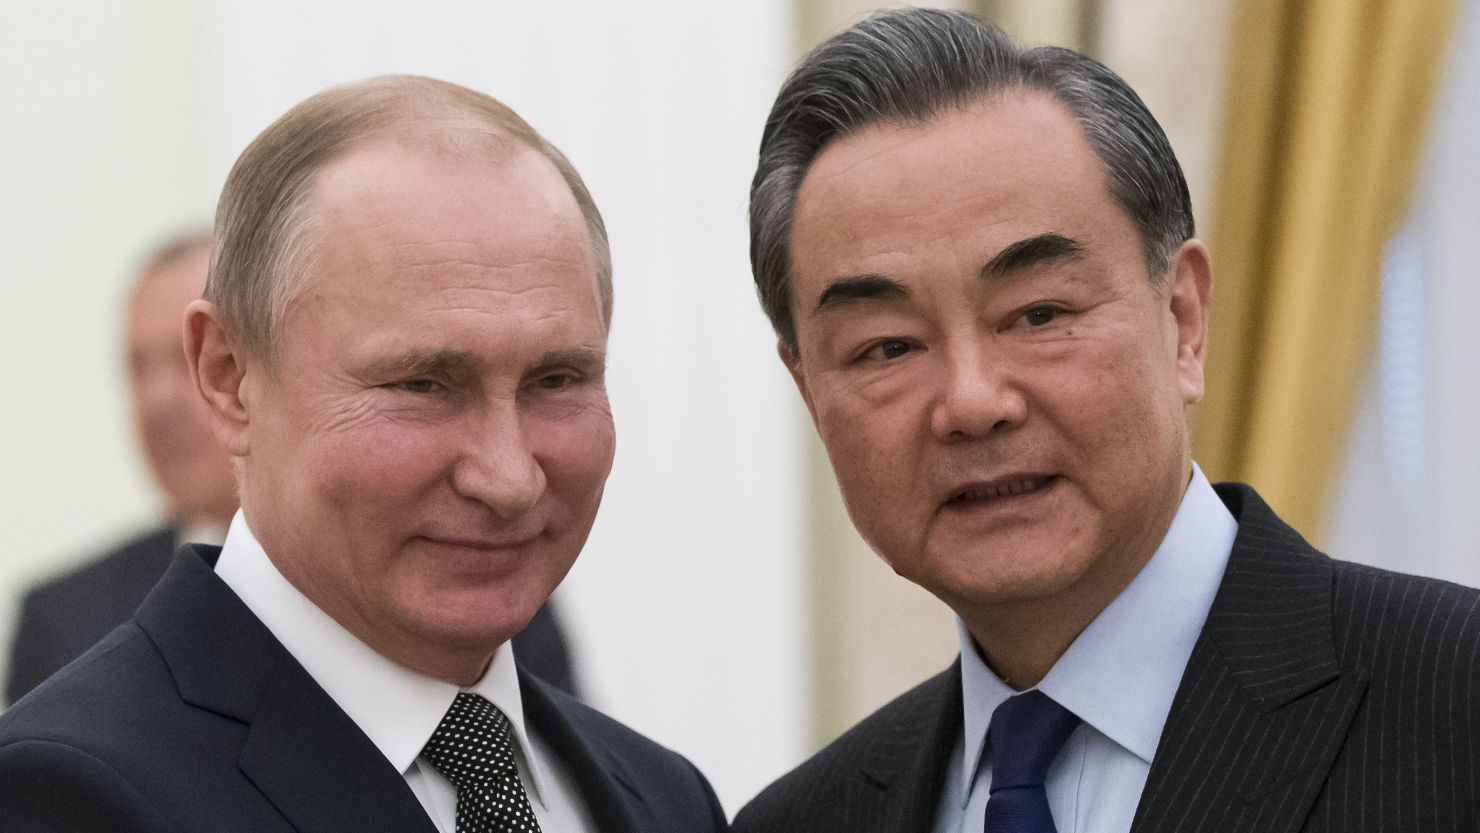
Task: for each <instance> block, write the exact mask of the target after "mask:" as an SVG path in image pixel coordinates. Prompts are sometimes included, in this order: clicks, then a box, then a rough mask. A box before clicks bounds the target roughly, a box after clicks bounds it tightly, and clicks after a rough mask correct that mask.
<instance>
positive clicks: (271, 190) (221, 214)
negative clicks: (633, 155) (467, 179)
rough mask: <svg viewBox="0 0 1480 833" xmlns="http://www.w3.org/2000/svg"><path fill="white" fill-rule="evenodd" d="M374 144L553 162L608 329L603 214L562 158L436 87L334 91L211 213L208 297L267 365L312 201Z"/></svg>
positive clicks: (509, 120) (294, 120)
mask: <svg viewBox="0 0 1480 833" xmlns="http://www.w3.org/2000/svg"><path fill="white" fill-rule="evenodd" d="M373 139H389V140H392V141H400V142H404V143H406V144H407V145H408V146H413V147H416V148H420V149H423V150H431V151H434V152H438V153H447V154H453V155H460V156H468V157H477V158H482V159H486V160H488V161H490V162H494V163H498V162H501V161H503V160H505V159H507V158H508V157H509V156H510V154H511V153H512V152H513V151H514V150H516V149H517V148H520V147H527V148H530V149H533V150H534V151H536V152H537V153H539V154H540V155H541V156H544V157H545V158H546V159H548V160H550V162H551V163H553V164H554V165H555V167H556V169H557V170H558V171H559V172H560V175H561V177H562V178H563V179H564V180H565V183H566V185H567V186H569V188H570V190H571V193H572V194H573V195H574V197H575V200H576V203H577V205H578V206H579V207H580V210H581V214H582V215H583V216H584V218H585V221H586V227H587V231H588V233H589V236H590V250H591V259H592V267H593V269H594V270H595V279H596V281H597V284H598V286H599V290H600V293H601V300H602V312H603V316H604V318H605V321H606V324H607V326H610V324H611V308H612V290H611V254H610V248H609V246H608V244H607V239H606V227H605V225H604V224H603V222H602V219H601V214H600V212H599V211H598V210H597V208H596V204H595V202H594V201H593V200H592V198H591V195H590V192H589V191H587V190H586V186H585V183H584V182H582V180H581V177H580V174H578V173H577V172H576V170H575V168H574V167H572V166H571V164H570V162H569V161H568V160H566V158H565V156H564V155H563V154H561V152H560V151H559V150H557V149H556V148H555V147H554V146H553V145H551V144H550V143H549V142H547V141H545V139H544V138H543V137H542V136H540V135H539V133H538V132H536V131H535V130H534V128H532V127H530V126H529V124H528V123H526V122H525V121H524V120H523V119H522V118H520V117H519V115H518V114H517V113H515V112H514V111H513V110H510V109H509V108H508V107H506V106H504V105H503V104H502V103H500V102H498V101H497V100H495V99H493V98H491V97H489V96H486V95H484V94H482V93H479V92H475V91H473V90H470V89H467V88H466V87H460V86H458V85H456V84H451V83H448V82H446V81H439V80H436V79H432V78H425V77H420V76H410V75H391V76H382V77H379V78H372V79H370V80H368V81H362V82H360V83H356V84H348V85H345V86H340V87H334V88H331V89H329V90H325V91H324V92H322V93H319V94H318V95H315V96H313V97H311V98H309V99H307V100H305V101H304V102H302V103H301V104H299V105H298V106H296V107H294V108H293V109H291V110H289V111H288V112H287V113H286V114H284V115H283V116H282V117H281V118H279V119H278V120H277V121H276V122H274V123H273V124H272V125H271V126H270V127H268V128H267V129H266V130H265V131H263V132H262V134H261V135H259V136H258V137H257V139H256V140H254V141H253V142H252V143H251V145H249V146H248V147H247V149H246V150H245V151H244V152H243V153H242V155H241V157H240V158H239V159H238V160H237V162H236V165H235V166H233V167H232V170H231V174H230V175H229V176H228V177H227V180H226V185H225V188H224V189H223V190H222V192H221V200H220V203H219V204H218V205H217V210H216V238H217V244H216V250H215V253H214V257H213V258H212V261H211V278H210V282H209V283H208V284H207V287H206V293H205V297H206V298H207V300H210V301H212V302H214V303H215V304H216V305H217V307H219V309H220V311H221V315H222V317H223V320H224V322H225V323H226V325H227V327H228V328H229V329H230V330H231V331H232V332H233V334H234V335H235V336H236V337H237V338H239V339H241V340H242V342H243V344H244V346H245V347H246V348H247V349H248V351H249V352H250V353H252V354H253V355H254V356H256V357H257V358H258V359H260V360H263V361H265V362H267V363H268V364H269V365H270V364H271V362H272V358H273V355H274V350H273V345H274V336H275V333H276V330H277V327H278V324H279V323H280V322H281V320H282V317H283V312H284V310H285V309H286V308H287V305H288V303H289V302H290V301H291V300H292V299H293V298H294V297H295V296H297V295H298V293H300V292H301V291H302V290H303V288H304V287H305V286H306V285H307V284H308V282H309V281H310V280H311V278H312V276H313V272H314V262H315V257H316V254H317V245H316V241H317V236H316V232H317V226H316V224H315V222H314V221H315V218H314V216H313V212H312V211H311V210H310V209H311V202H312V201H311V200H310V199H309V197H310V195H311V194H312V192H313V189H314V187H315V183H316V180H317V178H318V176H319V174H320V173H321V172H322V171H323V170H324V168H325V167H326V166H327V165H328V164H329V163H330V162H332V161H334V160H336V159H339V158H341V157H343V156H344V155H345V154H346V153H347V152H348V151H349V150H351V149H352V148H354V147H356V146H358V145H361V144H363V143H365V142H367V141H370V140H373Z"/></svg>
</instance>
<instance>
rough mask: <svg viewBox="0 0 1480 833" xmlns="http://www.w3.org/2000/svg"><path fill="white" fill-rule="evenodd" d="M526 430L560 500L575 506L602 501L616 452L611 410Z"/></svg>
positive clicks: (546, 477)
mask: <svg viewBox="0 0 1480 833" xmlns="http://www.w3.org/2000/svg"><path fill="white" fill-rule="evenodd" d="M527 430H529V431H530V433H531V442H532V444H533V446H534V454H535V457H536V458H537V459H538V460H539V463H540V467H541V468H542V469H543V470H544V472H545V479H546V484H547V486H548V488H549V489H550V490H551V491H552V492H555V493H556V494H557V497H559V498H561V499H563V500H565V501H567V502H569V503H572V504H582V503H586V502H587V501H591V502H593V503H594V502H595V501H596V500H597V499H599V498H600V496H601V489H602V486H603V485H604V484H605V483H606V477H607V475H608V474H610V473H611V468H612V458H613V456H614V455H615V453H616V431H615V429H614V427H613V425H612V419H611V413H610V411H606V410H604V409H595V410H592V411H590V412H587V413H584V414H582V415H581V416H580V417H579V418H576V419H562V420H558V421H553V422H543V423H537V424H536V425H535V426H533V427H531V428H529V429H527Z"/></svg>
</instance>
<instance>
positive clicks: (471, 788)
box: [421, 692, 540, 833]
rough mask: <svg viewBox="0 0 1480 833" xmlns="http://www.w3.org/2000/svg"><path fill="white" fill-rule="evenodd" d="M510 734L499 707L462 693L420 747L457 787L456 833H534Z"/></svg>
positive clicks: (510, 727)
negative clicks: (430, 736)
mask: <svg viewBox="0 0 1480 833" xmlns="http://www.w3.org/2000/svg"><path fill="white" fill-rule="evenodd" d="M512 732H513V727H512V726H510V724H509V718H507V717H505V716H504V713H503V712H501V711H499V708H498V706H495V705H494V704H492V703H490V702H488V701H487V700H485V699H484V698H482V697H480V696H478V695H476V694H471V693H468V692H463V693H461V694H459V695H457V698H456V699H455V700H453V701H452V707H451V708H449V709H448V710H447V714H446V715H445V716H443V718H442V722H441V723H439V724H437V730H436V731H435V732H433V733H432V738H431V740H429V741H427V745H426V746H425V747H423V748H422V750H421V755H422V757H423V758H426V759H427V761H429V762H430V763H431V765H432V766H434V767H436V768H437V771H438V772H440V773H442V775H443V777H445V778H446V779H447V780H448V781H451V782H452V785H453V786H455V787H457V831H458V833H538V831H539V829H540V826H539V822H538V821H536V820H535V815H534V810H533V809H532V808H531V807H530V804H529V798H528V797H527V796H526V795H525V794H524V786H523V784H521V783H520V781H519V767H518V764H516V763H515V761H514V743H513V738H512Z"/></svg>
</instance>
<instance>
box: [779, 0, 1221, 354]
mask: <svg viewBox="0 0 1480 833" xmlns="http://www.w3.org/2000/svg"><path fill="white" fill-rule="evenodd" d="M1014 89H1029V90H1041V91H1043V92H1046V93H1048V94H1050V95H1052V96H1053V97H1054V98H1055V99H1056V100H1057V101H1058V102H1059V103H1060V104H1062V105H1063V106H1064V108H1065V109H1067V110H1068V111H1069V113H1070V114H1071V115H1072V116H1073V117H1074V118H1075V119H1076V120H1077V121H1078V122H1079V124H1080V126H1081V127H1082V128H1083V129H1084V132H1085V135H1086V137H1087V138H1088V140H1089V144H1090V147H1092V148H1093V149H1094V152H1095V154H1096V155H1097V156H1099V158H1100V160H1101V161H1102V162H1103V163H1104V164H1105V167H1106V170H1107V172H1108V174H1109V183H1110V193H1111V196H1112V197H1113V198H1114V199H1115V201H1116V202H1117V203H1119V205H1120V206H1121V208H1123V209H1124V210H1125V212H1126V214H1127V215H1129V217H1130V219H1131V220H1132V221H1133V222H1134V223H1135V225H1136V229H1137V231H1138V232H1139V234H1140V237H1141V248H1142V251H1143V254H1144V257H1145V260H1146V268H1147V271H1148V273H1149V274H1150V276H1151V280H1152V281H1154V282H1156V281H1160V280H1161V279H1162V276H1163V274H1164V273H1165V272H1166V270H1167V265H1168V258H1169V257H1170V255H1171V253H1172V252H1173V251H1175V250H1176V248H1177V247H1178V246H1180V245H1181V244H1182V243H1183V242H1184V241H1186V240H1187V239H1189V238H1191V237H1192V235H1193V222H1192V202H1191V199H1190V198H1189V196H1188V193H1187V181H1186V180H1185V179H1184V178H1183V176H1182V169H1181V167H1180V166H1179V165H1178V164H1177V158H1176V156H1175V155H1174V154H1173V153H1172V148H1171V145H1170V143H1168V142H1167V138H1166V134H1165V133H1163V132H1162V129H1161V126H1160V125H1158V124H1157V123H1156V119H1155V118H1154V117H1153V116H1152V115H1151V112H1150V111H1149V110H1147V109H1146V105H1145V104H1144V103H1142V101H1141V99H1140V98H1139V97H1138V96H1137V95H1136V93H1135V91H1133V90H1132V89H1131V88H1130V87H1129V86H1128V85H1127V84H1126V83H1125V81H1124V80H1122V79H1121V78H1120V76H1118V75H1116V74H1115V73H1114V72H1111V71H1110V70H1109V69H1108V68H1106V67H1105V66H1104V65H1103V64H1100V63H1099V62H1098V61H1095V60H1094V59H1092V58H1089V57H1086V56H1084V55H1081V54H1079V53H1078V52H1074V51H1073V50H1069V49H1063V48H1060V47H1051V46H1044V47H1037V48H1033V49H1026V50H1025V49H1022V48H1020V47H1018V46H1017V45H1016V44H1015V43H1013V42H1012V40H1011V39H1010V38H1009V37H1008V36H1007V35H1006V34H1004V33H1003V32H1002V30H1000V29H998V28H997V27H996V26H994V25H992V24H990V23H988V22H986V21H984V20H982V19H980V18H978V17H974V16H972V15H970V14H966V13H964V12H952V11H941V10H937V9H921V8H911V9H901V10H896V11H887V12H880V13H877V14H875V15H873V16H872V17H870V18H868V19H867V20H864V21H862V22H860V23H858V24H855V25H854V26H852V27H851V28H849V29H848V30H846V31H844V32H842V33H840V34H838V35H835V36H834V37H832V38H830V39H829V40H827V41H826V42H824V43H823V44H822V45H820V46H818V47H817V48H816V49H814V50H812V52H811V53H809V54H808V55H807V56H806V57H805V58H803V59H802V62H801V64H800V65H799V66H798V67H797V68H796V70H795V71H794V72H793V73H792V74H791V76H790V77H789V78H787V80H786V83H785V84H783V85H782V87H781V92H780V93H778V94H777V96H776V104H775V106H774V107H772V109H771V115H770V117H769V118H768V119H767V120H766V128H765V132H764V133H763V134H762V137H761V148H760V161H759V163H758V164H757V166H756V172H755V179H754V180H752V182H751V188H750V262H751V269H752V271H753V272H754V275H755V283H756V291H757V293H758V294H759V295H760V300H761V306H762V307H763V308H764V309H765V312H766V315H767V316H768V317H769V318H770V319H771V326H772V327H773V328H775V330H776V334H777V335H778V336H779V337H780V338H781V340H782V341H783V343H785V344H786V345H787V346H789V347H791V348H792V349H795V348H796V346H797V345H796V324H795V322H794V321H793V320H792V315H791V226H792V219H793V215H794V213H795V210H796V198H797V191H798V189H800V188H801V185H802V180H803V178H805V177H806V175H807V171H808V169H809V168H810V167H811V165H812V163H813V161H814V160H815V159H816V158H817V156H818V154H820V153H821V152H822V150H823V148H825V147H826V146H827V144H828V143H829V142H831V141H832V140H833V139H835V138H839V137H842V136H847V135H850V134H853V133H856V132H857V131H859V130H862V129H864V128H866V127H869V126H871V125H876V124H884V123H922V122H926V121H929V120H930V119H931V118H932V117H934V116H935V115H937V114H939V113H940V112H941V111H943V110H945V109H946V108H949V107H962V106H966V105H968V104H970V103H972V102H974V101H977V100H980V99H982V98H983V97H986V96H990V95H993V94H996V93H999V92H1003V91H1009V90H1014Z"/></svg>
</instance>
